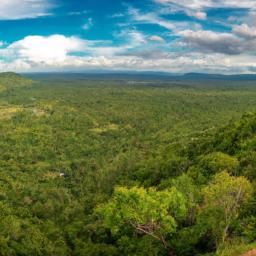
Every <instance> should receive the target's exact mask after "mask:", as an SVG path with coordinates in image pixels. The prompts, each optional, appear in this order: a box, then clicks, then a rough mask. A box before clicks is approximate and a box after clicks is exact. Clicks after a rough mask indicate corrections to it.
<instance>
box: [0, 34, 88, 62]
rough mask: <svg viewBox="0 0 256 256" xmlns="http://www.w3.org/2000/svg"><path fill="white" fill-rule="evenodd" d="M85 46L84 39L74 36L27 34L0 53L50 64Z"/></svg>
mask: <svg viewBox="0 0 256 256" xmlns="http://www.w3.org/2000/svg"><path fill="white" fill-rule="evenodd" d="M86 46H87V43H86V42H85V41H83V40H81V39H79V38H76V37H65V36H63V35H52V36H49V37H43V36H27V37H25V38H24V39H22V40H20V41H17V42H14V43H13V44H11V45H9V46H8V47H7V48H6V49H4V50H2V52H1V51H0V54H1V53H2V54H5V56H9V58H11V57H15V58H17V59H21V60H26V61H29V62H34V63H43V62H44V63H48V64H52V63H54V62H61V61H64V60H65V59H66V57H67V55H68V54H69V53H72V52H78V51H82V50H84V49H85V47H86Z"/></svg>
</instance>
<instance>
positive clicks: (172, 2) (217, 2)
mask: <svg viewBox="0 0 256 256" xmlns="http://www.w3.org/2000/svg"><path fill="white" fill-rule="evenodd" d="M154 2H156V3H157V4H160V5H161V6H163V7H168V10H169V11H170V12H175V11H176V12H179V11H183V12H185V13H186V14H187V15H188V16H192V17H195V18H197V19H200V20H204V19H206V18H207V12H206V11H207V10H208V9H210V8H229V9H236V8H240V9H248V10H256V1H254V0H154Z"/></svg>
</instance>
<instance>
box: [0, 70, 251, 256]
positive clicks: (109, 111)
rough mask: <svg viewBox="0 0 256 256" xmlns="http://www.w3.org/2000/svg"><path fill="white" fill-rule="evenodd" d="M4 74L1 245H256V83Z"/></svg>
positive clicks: (9, 250)
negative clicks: (25, 76)
mask: <svg viewBox="0 0 256 256" xmlns="http://www.w3.org/2000/svg"><path fill="white" fill-rule="evenodd" d="M33 79H34V80H31V79H28V78H24V77H22V76H20V75H16V74H13V73H5V74H0V88H1V90H0V119H1V123H0V133H1V139H0V208H1V210H0V214H1V218H0V255H3V256H9V255H24V256H25V255H58V256H59V255H60V256H61V255H63V256H64V255H65V256H66V255H77V256H78V255H86V256H87V255H88V256H90V255H91V256H95V255H99V256H102V255H106V256H114V255H116V256H117V255H138V256H143V255H147V256H151V255H152V256H157V255H169V256H171V255H177V256H191V255H205V256H206V255H207V256H208V255H216V256H220V255H221V256H231V255H234V256H236V255H241V254H242V253H245V252H247V251H250V250H251V249H253V248H255V247H256V193H255V192H256V191H255V187H256V186H255V184H256V172H255V170H256V169H255V168H256V153H255V152H256V143H255V138H256V137H255V135H256V113H255V112H254V110H255V104H256V87H255V84H254V82H248V81H247V82H235V81H232V82H229V81H213V80H212V81H211V82H208V83H207V84H205V81H188V80H186V81H156V80H154V81H145V82H144V83H141V81H138V82H136V81H135V82H133V83H131V82H130V81H129V80H127V79H126V78H125V79H119V80H114V79H107V80H106V79H102V80H101V79H98V80H95V79H94V80H92V79H89V78H87V79H85V78H83V79H76V78H75V77H71V78H69V79H63V77H58V76H55V77H54V76H53V77H50V78H48V79H47V78H45V77H44V78H40V77H36V76H35V77H33Z"/></svg>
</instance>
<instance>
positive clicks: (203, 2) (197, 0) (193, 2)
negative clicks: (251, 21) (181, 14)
mask: <svg viewBox="0 0 256 256" xmlns="http://www.w3.org/2000/svg"><path fill="white" fill-rule="evenodd" d="M154 1H155V2H156V3H160V4H165V5H168V4H175V5H178V6H183V7H185V8H189V9H197V10H198V9H205V8H232V9H233V8H246V9H252V8H253V9H255V8H256V2H255V1H254V0H242V1H241V0H154Z"/></svg>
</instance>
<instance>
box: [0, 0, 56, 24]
mask: <svg viewBox="0 0 256 256" xmlns="http://www.w3.org/2000/svg"><path fill="white" fill-rule="evenodd" d="M52 7H53V4H52V3H51V2H50V0H1V2H0V20H17V19H26V18H37V17H40V16H46V15H49V14H50V13H49V10H50V9H51V8H52Z"/></svg>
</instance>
